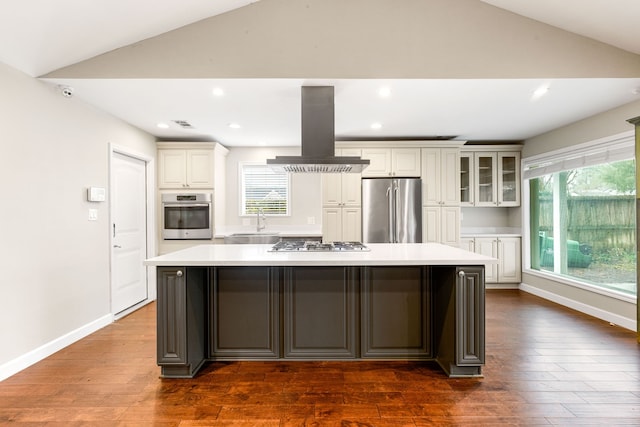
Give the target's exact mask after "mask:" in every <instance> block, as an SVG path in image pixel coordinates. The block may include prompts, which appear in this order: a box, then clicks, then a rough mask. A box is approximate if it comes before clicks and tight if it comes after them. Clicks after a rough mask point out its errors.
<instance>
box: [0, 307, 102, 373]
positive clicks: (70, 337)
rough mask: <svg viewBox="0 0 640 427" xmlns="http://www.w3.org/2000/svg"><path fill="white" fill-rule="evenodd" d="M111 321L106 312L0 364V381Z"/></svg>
mask: <svg viewBox="0 0 640 427" xmlns="http://www.w3.org/2000/svg"><path fill="white" fill-rule="evenodd" d="M111 323H113V316H112V315H111V314H107V315H105V316H102V317H100V318H98V319H96V320H94V321H93V322H91V323H88V324H86V325H84V326H81V327H80V328H78V329H76V330H74V331H71V332H69V333H67V334H65V335H62V336H61V337H58V338H56V339H54V340H52V341H50V342H48V343H46V344H44V345H42V346H40V347H38V348H36V349H35V350H31V351H30V352H28V353H25V354H23V355H21V356H19V357H17V358H15V359H13V360H10V361H8V362H7V363H5V364H3V365H0V381H3V380H5V379H7V378H9V377H10V376H12V375H15V374H17V373H18V372H20V371H22V370H23V369H26V368H28V367H29V366H31V365H34V364H36V363H38V362H39V361H41V360H43V359H45V358H47V357H49V356H51V355H52V354H54V353H55V352H57V351H60V350H62V349H63V348H65V347H67V346H69V345H71V344H73V343H75V342H76V341H79V340H81V339H82V338H85V337H87V336H89V335H91V334H92V333H94V332H96V331H98V330H100V329H102V328H104V327H105V326H107V325H110V324H111Z"/></svg>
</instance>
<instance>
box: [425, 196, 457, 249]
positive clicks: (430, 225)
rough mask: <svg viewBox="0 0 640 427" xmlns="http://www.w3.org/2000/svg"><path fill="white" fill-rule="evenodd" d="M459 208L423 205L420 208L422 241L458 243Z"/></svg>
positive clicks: (453, 244)
mask: <svg viewBox="0 0 640 427" xmlns="http://www.w3.org/2000/svg"><path fill="white" fill-rule="evenodd" d="M459 236H460V208H459V207H458V206H425V207H423V208H422V241H423V242H424V243H442V244H444V245H449V246H455V247H458V246H459V245H460V241H459Z"/></svg>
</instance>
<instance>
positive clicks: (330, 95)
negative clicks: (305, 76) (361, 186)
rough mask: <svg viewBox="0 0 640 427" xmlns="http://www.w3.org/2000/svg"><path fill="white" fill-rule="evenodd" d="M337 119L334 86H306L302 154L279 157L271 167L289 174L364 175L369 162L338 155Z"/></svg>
mask: <svg viewBox="0 0 640 427" xmlns="http://www.w3.org/2000/svg"><path fill="white" fill-rule="evenodd" d="M334 120H335V117H334V91H333V86H302V154H301V155H300V156H276V158H275V159H268V160H267V165H269V166H271V167H272V168H273V169H281V170H282V169H284V170H285V171H287V172H351V173H359V172H362V170H363V169H364V168H366V167H367V166H369V160H365V159H362V158H360V157H347V156H340V157H337V156H336V155H335V126H334Z"/></svg>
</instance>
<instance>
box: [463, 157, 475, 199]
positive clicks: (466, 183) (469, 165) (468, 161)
mask: <svg viewBox="0 0 640 427" xmlns="http://www.w3.org/2000/svg"><path fill="white" fill-rule="evenodd" d="M473 200H474V197H473V154H472V153H460V205H462V206H473Z"/></svg>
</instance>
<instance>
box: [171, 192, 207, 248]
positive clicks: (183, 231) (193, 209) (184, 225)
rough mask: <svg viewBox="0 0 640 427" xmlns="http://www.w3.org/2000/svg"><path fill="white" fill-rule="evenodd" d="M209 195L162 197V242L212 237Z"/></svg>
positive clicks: (181, 194) (183, 194)
mask: <svg viewBox="0 0 640 427" xmlns="http://www.w3.org/2000/svg"><path fill="white" fill-rule="evenodd" d="M211 200H212V197H211V193H191V194H189V193H172V194H163V195H162V224H163V227H162V238H163V239H164V240H191V239H211V237H213V227H212V226H211V223H212V218H211V216H212V215H211V213H212V201H211Z"/></svg>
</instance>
